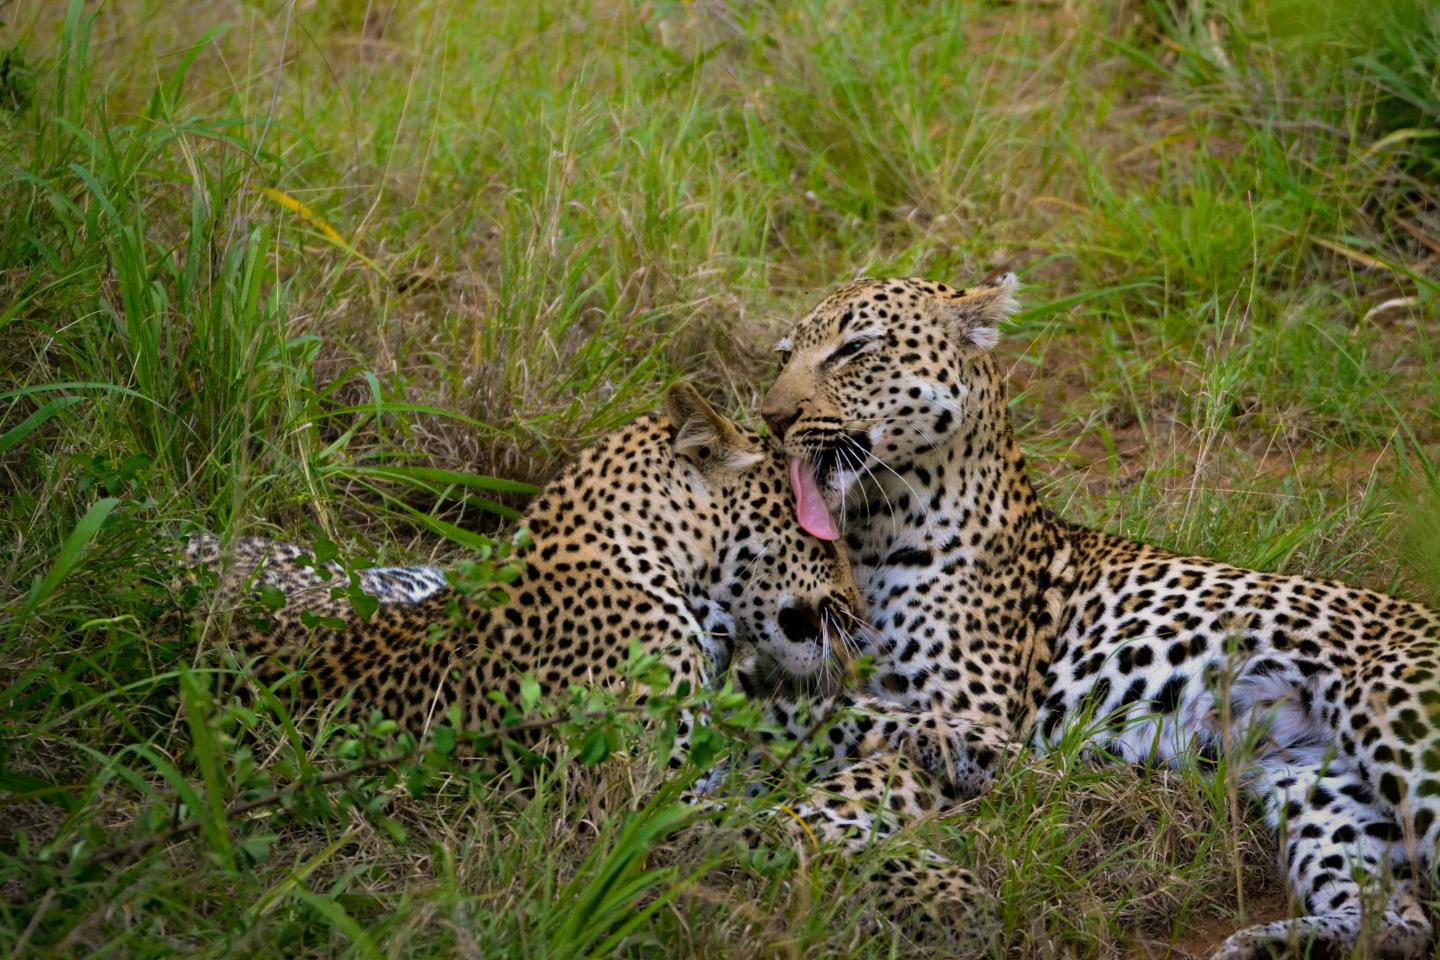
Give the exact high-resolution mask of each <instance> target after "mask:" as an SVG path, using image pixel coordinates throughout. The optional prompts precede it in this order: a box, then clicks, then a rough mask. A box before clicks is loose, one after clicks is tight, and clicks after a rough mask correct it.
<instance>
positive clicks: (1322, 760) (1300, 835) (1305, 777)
mask: <svg viewBox="0 0 1440 960" xmlns="http://www.w3.org/2000/svg"><path fill="white" fill-rule="evenodd" d="M1247 776H1248V777H1249V779H1250V785H1251V788H1252V789H1253V790H1254V791H1255V792H1256V793H1257V794H1258V795H1259V796H1260V798H1261V799H1262V800H1263V802H1264V804H1265V813H1266V819H1267V821H1268V822H1269V823H1270V825H1271V826H1272V827H1273V828H1275V829H1276V830H1277V831H1278V832H1279V833H1280V836H1281V839H1282V853H1281V856H1282V862H1283V864H1284V866H1285V869H1286V873H1287V876H1288V879H1289V882H1290V887H1291V889H1292V891H1293V892H1294V895H1295V898H1296V902H1297V903H1298V904H1300V905H1301V906H1303V908H1304V910H1305V913H1304V915H1302V916H1299V917H1295V918H1292V919H1289V920H1277V921H1274V922H1272V923H1264V924H1258V925H1256V926H1253V927H1249V928H1246V929H1244V930H1241V931H1239V932H1237V933H1235V934H1233V935H1232V936H1231V937H1230V938H1229V939H1228V940H1226V941H1225V943H1224V944H1223V945H1222V946H1221V947H1220V949H1219V950H1218V951H1217V952H1216V953H1215V954H1214V958H1213V960H1238V958H1251V957H1256V958H1259V957H1269V956H1272V955H1274V954H1275V952H1276V951H1283V950H1285V949H1286V948H1287V947H1304V946H1305V945H1307V944H1314V945H1315V946H1316V947H1319V948H1322V949H1328V950H1330V951H1332V952H1334V951H1337V950H1338V951H1344V952H1348V950H1349V949H1350V948H1352V947H1354V946H1356V945H1357V944H1359V943H1360V942H1361V941H1362V939H1369V941H1370V947H1371V950H1372V952H1373V954H1374V955H1378V956H1381V957H1394V958H1405V960H1408V958H1414V957H1420V956H1422V955H1423V953H1424V949H1425V945H1426V943H1427V942H1428V941H1429V939H1430V922H1429V919H1428V918H1427V917H1426V913H1425V910H1424V908H1423V907H1422V906H1421V903H1420V899H1419V891H1418V890H1417V888H1416V885H1415V883H1414V882H1413V881H1412V880H1411V879H1410V878H1409V877H1400V878H1398V879H1397V880H1396V881H1395V882H1393V883H1391V884H1390V886H1389V888H1388V890H1387V889H1386V888H1385V885H1384V881H1385V880H1386V879H1387V877H1388V875H1389V874H1390V873H1391V871H1392V869H1393V868H1397V867H1399V866H1401V865H1402V864H1403V860H1404V858H1403V848H1402V847H1401V845H1400V844H1399V843H1398V841H1399V840H1400V830H1399V827H1398V826H1396V824H1395V823H1394V821H1393V820H1392V819H1391V818H1390V817H1389V816H1387V815H1386V814H1385V812H1384V811H1383V810H1382V809H1381V808H1379V807H1378V806H1377V805H1376V804H1375V802H1374V800H1375V798H1374V795H1373V793H1372V792H1371V791H1370V788H1369V787H1368V786H1367V785H1366V784H1365V782H1364V780H1363V779H1362V778H1361V777H1360V775H1359V773H1358V772H1357V771H1356V770H1355V769H1354V768H1353V766H1351V765H1349V764H1348V763H1347V762H1345V761H1344V760H1341V759H1336V758H1332V757H1331V756H1330V755H1329V751H1328V750H1327V748H1324V747H1305V748H1297V749H1292V750H1283V751H1276V752H1275V753H1273V754H1270V755H1268V756H1265V757H1263V758H1261V759H1259V760H1257V761H1256V762H1255V763H1254V765H1253V766H1252V767H1251V769H1250V770H1249V771H1247ZM1377 889H1378V890H1379V892H1380V894H1381V897H1380V900H1379V902H1378V903H1374V902H1373V901H1374V900H1375V897H1374V896H1373V894H1374V892H1375V891H1376V890H1377ZM1367 913H1368V915H1367ZM1317 955H1319V954H1317Z"/></svg>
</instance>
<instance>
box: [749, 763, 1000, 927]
mask: <svg viewBox="0 0 1440 960" xmlns="http://www.w3.org/2000/svg"><path fill="white" fill-rule="evenodd" d="M953 804H954V794H953V791H946V790H944V789H942V788H941V787H940V786H939V785H938V784H937V782H936V781H935V780H934V778H932V777H930V776H929V775H928V774H926V773H925V772H924V771H923V770H919V769H917V768H916V767H915V766H914V764H913V763H912V762H911V761H910V760H909V759H908V758H907V757H905V756H904V755H902V754H898V753H888V754H877V755H874V756H870V757H867V758H865V759H863V760H859V761H857V762H856V763H854V764H852V765H851V766H849V767H846V768H845V769H843V770H841V771H839V772H837V773H834V774H831V775H830V776H828V777H826V778H824V779H823V780H820V781H818V782H816V783H815V784H813V785H811V787H810V788H809V789H808V790H807V791H806V792H805V794H804V796H803V797H802V798H801V799H800V801H799V802H797V803H795V804H794V805H793V806H792V805H785V806H781V807H779V808H777V809H775V810H773V811H772V813H771V814H770V817H769V820H770V822H771V824H772V825H773V826H774V827H775V828H778V829H780V830H781V831H782V832H783V833H784V834H785V836H786V839H787V840H788V841H790V842H792V843H795V844H802V845H806V846H810V847H818V848H821V849H825V848H829V849H838V850H841V851H844V852H846V853H848V854H851V855H855V856H859V855H861V854H864V853H867V852H869V851H870V850H872V848H873V847H874V846H875V845H876V844H880V843H885V844H887V845H891V844H895V843H896V838H895V834H896V833H897V832H898V831H899V830H900V829H902V828H903V827H904V826H906V825H907V824H910V823H913V822H916V821H918V820H920V819H921V818H923V817H926V816H933V815H935V814H937V813H940V812H943V811H944V810H946V809H948V808H949V807H951V806H953ZM887 853H888V855H887V856H885V857H883V858H882V859H880V860H879V861H878V862H876V863H874V864H873V865H871V866H867V868H866V869H867V876H866V880H867V883H868V884H869V885H870V886H871V887H872V888H873V889H874V894H873V902H874V904H875V910H876V914H877V915H878V916H880V917H884V918H887V919H889V920H892V921H894V922H896V923H898V924H899V925H900V926H901V928H902V929H903V930H904V931H906V932H907V933H909V934H912V935H915V936H922V937H924V938H925V939H926V940H927V941H931V940H933V939H935V938H937V937H940V938H944V939H947V940H949V941H952V942H954V943H956V944H957V945H961V946H963V947H964V948H967V949H970V950H983V949H986V948H987V947H988V946H989V945H991V944H992V943H993V942H994V938H995V937H996V936H997V933H998V923H997V921H996V911H995V905H994V902H993V898H991V897H990V895H989V894H988V893H986V892H985V890H984V889H983V888H982V887H981V886H980V884H979V883H978V882H977V880H976V878H975V876H974V874H973V873H971V872H970V871H969V870H967V869H965V868H964V867H961V866H959V865H957V864H954V863H951V862H950V861H948V860H946V859H945V858H943V857H941V856H939V855H938V854H936V853H933V852H931V851H929V850H924V849H914V850H913V852H911V851H906V853H905V854H902V853H901V852H900V850H899V849H896V850H893V851H887ZM867 859H870V858H867Z"/></svg>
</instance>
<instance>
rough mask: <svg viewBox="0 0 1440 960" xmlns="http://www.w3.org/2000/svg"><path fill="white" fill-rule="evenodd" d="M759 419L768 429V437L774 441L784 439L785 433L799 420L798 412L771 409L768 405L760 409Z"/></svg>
mask: <svg viewBox="0 0 1440 960" xmlns="http://www.w3.org/2000/svg"><path fill="white" fill-rule="evenodd" d="M760 419H762V420H764V421H765V426H767V427H769V428H770V436H772V437H774V438H775V439H776V440H784V439H785V431H786V430H789V429H790V428H791V427H792V426H794V425H795V421H796V420H798V419H800V411H799V410H786V409H784V408H782V407H778V406H777V407H772V406H770V405H768V404H766V405H764V406H762V407H761V408H760Z"/></svg>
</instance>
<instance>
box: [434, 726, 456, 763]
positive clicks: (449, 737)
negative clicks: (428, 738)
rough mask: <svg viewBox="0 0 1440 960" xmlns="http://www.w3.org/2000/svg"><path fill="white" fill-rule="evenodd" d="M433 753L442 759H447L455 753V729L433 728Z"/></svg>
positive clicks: (449, 727)
mask: <svg viewBox="0 0 1440 960" xmlns="http://www.w3.org/2000/svg"><path fill="white" fill-rule="evenodd" d="M435 752H436V753H438V754H440V755H441V756H443V757H448V756H450V755H451V754H452V753H454V752H455V728H454V727H452V726H448V725H447V726H443V727H436V728H435Z"/></svg>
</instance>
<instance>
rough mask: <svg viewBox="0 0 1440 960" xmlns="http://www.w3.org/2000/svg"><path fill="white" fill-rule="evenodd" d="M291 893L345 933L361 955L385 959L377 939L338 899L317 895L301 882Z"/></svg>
mask: <svg viewBox="0 0 1440 960" xmlns="http://www.w3.org/2000/svg"><path fill="white" fill-rule="evenodd" d="M291 893H292V895H293V896H294V897H295V899H297V900H299V901H300V902H302V903H304V904H305V905H306V906H308V907H309V908H310V909H312V910H314V911H315V912H316V913H318V914H320V915H321V916H322V917H324V918H325V919H326V920H328V921H329V922H330V925H331V926H332V927H334V928H335V929H336V930H339V931H340V932H341V933H343V934H344V935H345V936H346V938H347V939H348V940H349V941H350V943H351V944H352V945H353V946H354V947H355V951H356V952H357V953H359V954H360V955H361V956H363V957H366V958H367V960H383V958H384V954H383V953H381V952H380V948H379V947H377V946H375V941H374V940H372V939H370V934H368V933H366V932H365V928H364V927H362V926H360V924H358V923H356V922H355V918H354V917H352V916H350V914H348V913H346V912H345V908H344V907H342V906H341V905H340V904H339V903H338V902H337V901H335V900H332V899H330V898H329V897H321V896H317V895H316V894H313V893H311V892H310V891H309V890H307V889H305V888H304V887H303V886H300V885H299V884H296V886H295V889H294V890H293V891H291Z"/></svg>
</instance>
